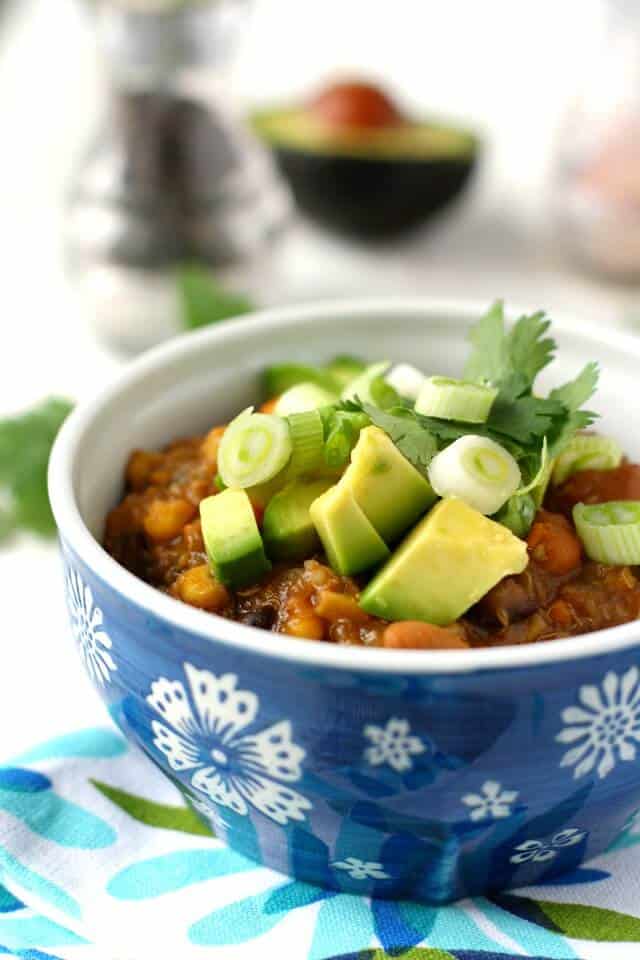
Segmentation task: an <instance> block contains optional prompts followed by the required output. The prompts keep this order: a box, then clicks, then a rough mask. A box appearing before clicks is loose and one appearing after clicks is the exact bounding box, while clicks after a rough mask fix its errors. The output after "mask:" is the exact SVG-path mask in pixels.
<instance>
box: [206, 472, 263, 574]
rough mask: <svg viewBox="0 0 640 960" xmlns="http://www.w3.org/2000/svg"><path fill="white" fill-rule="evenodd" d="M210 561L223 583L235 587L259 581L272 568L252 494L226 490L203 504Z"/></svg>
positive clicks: (208, 498)
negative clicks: (254, 510)
mask: <svg viewBox="0 0 640 960" xmlns="http://www.w3.org/2000/svg"><path fill="white" fill-rule="evenodd" d="M200 517H201V520H202V536H203V539H204V544H205V547H206V550H207V556H208V557H209V563H210V565H211V568H212V570H213V572H214V574H215V576H216V577H217V578H218V580H220V582H221V583H224V584H226V585H227V586H229V587H232V588H234V589H237V588H240V587H245V586H248V585H249V584H253V583H256V582H257V581H258V580H260V579H261V577H262V576H264V574H265V573H267V572H268V571H269V570H270V569H271V564H270V563H269V560H268V559H267V555H266V553H265V551H264V544H263V542H262V537H261V536H260V531H259V530H258V525H257V523H256V518H255V514H254V512H253V507H252V506H251V501H250V500H249V497H248V496H247V494H246V493H245V492H244V490H224V491H223V492H222V493H218V494H216V495H215V496H212V497H207V498H206V500H203V501H202V502H201V504H200Z"/></svg>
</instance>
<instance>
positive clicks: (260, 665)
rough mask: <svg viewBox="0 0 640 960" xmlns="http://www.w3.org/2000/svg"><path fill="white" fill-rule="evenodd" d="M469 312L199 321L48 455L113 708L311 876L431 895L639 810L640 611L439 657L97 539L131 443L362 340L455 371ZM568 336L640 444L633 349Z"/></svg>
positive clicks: (603, 404) (85, 644) (196, 791)
mask: <svg viewBox="0 0 640 960" xmlns="http://www.w3.org/2000/svg"><path fill="white" fill-rule="evenodd" d="M479 311H480V308H479V307H476V306H475V305H469V304H467V305H464V304H463V305H460V304H457V305H456V304H447V303H433V302H429V301H402V302H397V301H395V302H380V301H377V302H375V303H362V302H360V303H355V304H354V303H342V304H330V305H326V304H325V305H318V306H313V307H306V308H289V309H285V310H276V311H271V312H268V313H264V314H261V315H258V316H255V317H250V318H248V319H242V320H239V321H236V322H234V323H232V324H223V325H222V326H219V327H215V328H213V329H210V330H206V331H204V332H202V333H198V334H192V335H189V336H187V337H183V338H181V339H179V340H176V341H174V342H172V343H170V344H169V345H168V346H164V347H162V348H160V349H158V350H155V351H153V352H152V353H150V354H148V355H147V356H145V357H144V358H142V359H141V360H139V361H138V362H136V363H134V364H133V365H132V366H130V367H128V368H127V370H126V372H125V373H124V375H123V376H121V377H120V379H119V380H118V381H117V382H116V383H115V384H114V385H113V386H112V387H111V388H110V389H108V390H107V391H106V392H104V393H101V394H100V396H99V397H98V398H97V399H95V400H94V401H93V402H91V403H90V404H87V405H85V406H84V407H82V408H81V409H79V410H78V411H77V412H76V413H74V414H73V416H72V417H71V418H70V420H69V421H68V423H67V424H66V426H65V427H64V429H63V431H62V433H61V436H60V438H59V440H58V442H57V444H56V447H55V450H54V453H53V457H52V461H51V474H50V488H51V499H52V503H53V507H54V511H55V515H56V519H57V522H58V525H59V528H60V536H61V541H62V553H63V557H64V564H65V568H66V584H67V598H68V603H69V612H70V616H71V623H72V627H73V633H74V636H75V640H76V643H77V645H78V650H79V653H80V656H81V657H82V659H83V660H84V663H85V665H86V668H87V672H88V673H89V676H90V677H91V679H92V681H93V683H94V684H95V687H96V689H97V690H98V692H99V693H100V695H101V696H102V698H103V699H104V701H105V702H106V704H107V706H108V708H109V710H110V712H111V715H112V716H113V718H114V720H115V721H116V723H117V724H118V725H119V726H120V727H121V728H122V730H123V731H124V732H125V734H126V735H127V737H129V738H130V739H131V740H132V741H134V742H135V743H137V744H138V745H139V746H140V747H141V748H142V749H143V750H144V751H145V752H146V753H147V754H148V756H149V757H151V758H152V760H153V761H154V762H155V763H156V764H157V765H158V766H159V767H160V768H161V769H162V770H163V771H164V772H165V773H166V775H167V776H168V777H170V778H171V779H172V780H173V781H174V782H175V783H177V784H178V785H179V786H180V788H181V789H182V790H183V791H184V793H185V794H186V795H187V796H188V797H189V798H190V800H191V802H192V803H193V805H194V806H195V808H196V809H197V810H198V811H200V813H201V814H202V816H204V817H206V818H208V819H210V820H211V821H212V822H213V825H214V827H215V829H216V831H217V832H218V834H219V835H220V836H221V837H222V838H223V839H225V840H226V841H227V842H228V843H229V844H230V845H231V846H232V847H234V848H235V849H237V850H238V851H241V852H242V853H243V854H246V855H247V856H249V857H251V858H253V859H255V860H257V861H259V862H261V863H264V864H266V865H268V866H270V867H273V868H276V869H277V870H280V871H283V872H285V873H289V874H292V875H294V876H296V877H297V878H299V879H302V880H306V881H311V882H312V883H315V884H322V885H326V886H330V887H335V888H339V889H341V890H346V891H351V892H354V893H366V894H374V895H375V896H379V897H403V898H414V899H418V900H422V901H425V902H427V903H441V902H444V901H447V900H452V899H455V898H457V897H461V896H464V895H469V894H480V893H483V892H486V891H490V890H497V889H501V888H507V887H511V886H520V885H527V884H530V883H535V882H539V881H543V880H547V879H549V878H550V877H554V876H556V875H561V874H563V873H565V872H567V871H572V870H574V869H575V868H576V867H577V866H578V865H579V864H580V863H582V862H583V861H584V860H586V859H589V858H590V857H593V856H594V855H596V854H599V853H601V852H602V851H603V850H605V848H606V847H607V846H608V845H609V844H611V843H612V841H614V840H615V838H616V837H617V836H618V835H619V834H620V832H621V831H622V830H623V828H624V826H625V824H626V823H627V821H628V820H629V818H630V817H631V816H632V815H633V814H634V813H635V812H636V810H637V808H638V807H640V763H639V761H638V756H637V751H638V743H639V742H640V671H639V668H638V664H639V660H640V657H639V650H640V627H638V626H637V625H636V624H629V625H626V626H622V627H618V628H616V629H613V630H607V631H604V632H600V633H595V634H591V635H589V636H586V637H578V638H573V639H568V640H556V641H554V642H551V643H547V644H541V645H534V646H522V647H505V648H501V649H485V650H470V651H445V652H434V653H432V652H428V651H413V652H409V651H390V650H381V649H358V648H346V647H344V648H343V647H338V646H333V645H328V644H317V643H306V642H303V641H300V640H296V639H292V638H288V637H285V636H279V635H274V634H268V633H265V632H262V631H260V630H257V629H254V628H250V627H246V626H243V625H240V624H236V623H232V622H229V621H226V620H223V619H220V618H218V617H216V616H212V615H210V614H207V613H203V612H201V611H198V610H196V609H193V608H191V607H188V606H185V605H183V604H181V603H179V602H177V601H175V600H173V599H171V598H170V597H168V596H165V595H163V594H161V593H160V592H158V591H156V590H154V589H153V588H151V587H150V586H148V585H147V584H145V583H143V582H141V581H139V580H137V579H136V578H135V577H134V576H133V575H132V574H130V573H128V572H127V571H126V570H124V569H123V568H122V567H120V566H118V565H117V564H116V563H115V561H114V560H112V558H111V557H109V556H108V555H107V554H106V553H105V552H104V550H103V549H102V548H101V546H100V537H101V535H102V529H103V522H104V517H105V514H106V512H107V510H108V509H109V507H110V506H112V505H113V504H114V502H115V501H116V500H117V498H118V496H119V495H120V491H121V483H122V471H123V467H124V464H125V461H126V458H127V455H128V453H129V452H130V450H131V449H133V448H134V447H138V446H146V447H154V446H156V445H161V444H163V443H165V442H167V441H168V440H170V439H171V438H173V437H175V436H178V435H181V434H185V433H193V432H196V431H204V430H205V429H206V428H207V427H208V426H210V425H211V424H213V423H216V422H218V421H223V420H224V419H225V418H227V417H229V416H230V415H231V414H232V413H234V412H237V411H238V410H239V409H241V408H242V407H244V406H246V405H247V404H249V403H250V402H252V401H255V399H256V397H257V396H258V378H259V372H260V370H261V368H262V367H264V365H266V364H268V363H271V362H274V361H276V360H282V359H289V360H290V359H292V358H296V357H297V358H300V359H307V360H312V361H320V360H323V359H325V358H328V357H329V356H331V355H333V354H335V353H338V352H341V353H348V352H358V353H363V352H364V353H367V354H369V355H370V356H371V357H376V358H379V357H381V356H383V357H385V358H388V359H390V360H394V359H397V360H406V359H407V358H409V359H410V360H411V361H413V362H415V363H417V364H419V365H422V366H423V367H424V368H425V369H430V370H436V371H438V372H441V373H454V374H455V373H456V372H458V371H459V370H460V369H461V364H462V362H463V357H464V353H465V350H466V344H465V335H466V328H467V326H468V323H469V322H470V321H471V320H473V319H474V318H475V317H477V315H478V314H479ZM557 333H558V339H559V341H560V347H561V349H560V358H559V360H558V362H557V364H555V365H554V370H553V373H554V376H557V377H558V378H559V377H561V376H565V377H566V376H569V375H571V374H572V373H573V372H575V371H576V370H577V369H578V368H579V367H580V366H581V365H582V364H583V363H584V362H586V361H587V360H589V359H592V358H596V359H598V360H600V361H601V363H602V366H603V370H604V376H603V381H602V388H601V392H600V395H599V397H600V398H599V401H598V406H599V407H600V409H601V410H602V411H603V412H605V414H608V416H605V418H604V428H605V429H607V430H608V431H610V432H611V433H614V434H615V433H616V427H617V432H618V435H619V438H620V440H621V441H622V442H623V443H624V444H625V446H626V447H627V449H628V450H629V452H630V453H631V454H635V455H638V454H640V447H639V445H638V441H637V437H638V436H640V412H639V411H638V408H637V405H635V406H634V404H633V402H632V401H633V398H634V397H635V396H636V390H637V384H636V379H637V373H636V371H637V369H638V362H639V360H640V349H639V348H638V346H637V345H636V343H635V342H633V341H631V340H629V339H626V338H623V337H621V336H618V335H611V336H609V335H607V339H606V343H604V344H603V343H602V342H601V341H600V340H599V337H598V334H597V333H593V332H589V331H585V330H584V328H583V327H580V328H578V327H572V326H571V325H566V324H561V325H560V327H559V329H558V331H557ZM555 368H557V369H555ZM608 419H609V421H610V422H609V423H607V420H608ZM621 424H624V430H621Z"/></svg>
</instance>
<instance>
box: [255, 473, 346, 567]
mask: <svg viewBox="0 0 640 960" xmlns="http://www.w3.org/2000/svg"><path fill="white" fill-rule="evenodd" d="M332 483H333V481H332V480H316V481H313V482H311V481H309V482H303V481H298V482H293V483H290V484H289V485H288V486H286V487H285V488H284V490H281V491H280V493H277V494H276V495H275V497H274V498H273V499H272V500H271V501H270V502H269V504H268V506H267V509H266V511H265V514H264V523H263V526H262V534H263V537H264V543H265V547H266V548H267V552H268V553H269V556H271V557H273V559H274V560H304V559H306V558H307V557H310V556H311V555H312V554H313V553H315V552H316V551H317V550H318V548H319V546H320V539H319V537H318V534H317V532H316V528H315V527H314V525H313V521H312V519H311V515H310V513H309V507H310V506H311V504H312V503H313V501H314V500H317V499H318V497H319V496H321V495H322V494H323V493H324V492H325V490H328V489H329V487H330V486H331V485H332Z"/></svg>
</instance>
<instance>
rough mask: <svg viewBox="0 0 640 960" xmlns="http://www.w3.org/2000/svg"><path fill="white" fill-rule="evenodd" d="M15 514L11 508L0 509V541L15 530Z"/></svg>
mask: <svg viewBox="0 0 640 960" xmlns="http://www.w3.org/2000/svg"><path fill="white" fill-rule="evenodd" d="M16 526H17V524H16V515H15V511H14V510H13V509H9V510H6V509H0V543H2V541H3V540H7V539H8V538H9V537H10V536H11V535H12V533H14V532H15V530H16Z"/></svg>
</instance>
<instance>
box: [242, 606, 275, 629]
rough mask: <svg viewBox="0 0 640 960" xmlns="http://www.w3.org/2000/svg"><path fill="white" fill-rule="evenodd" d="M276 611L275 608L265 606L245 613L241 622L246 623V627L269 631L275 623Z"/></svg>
mask: <svg viewBox="0 0 640 960" xmlns="http://www.w3.org/2000/svg"><path fill="white" fill-rule="evenodd" d="M277 615H278V611H277V610H276V608H275V607H271V606H269V605H265V606H264V607H258V609H257V610H252V611H251V613H246V614H245V615H244V616H243V617H242V620H241V622H242V623H246V625H247V626H248V627H259V629H260V630H271V628H272V626H273V625H274V623H275V622H276V617H277Z"/></svg>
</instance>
